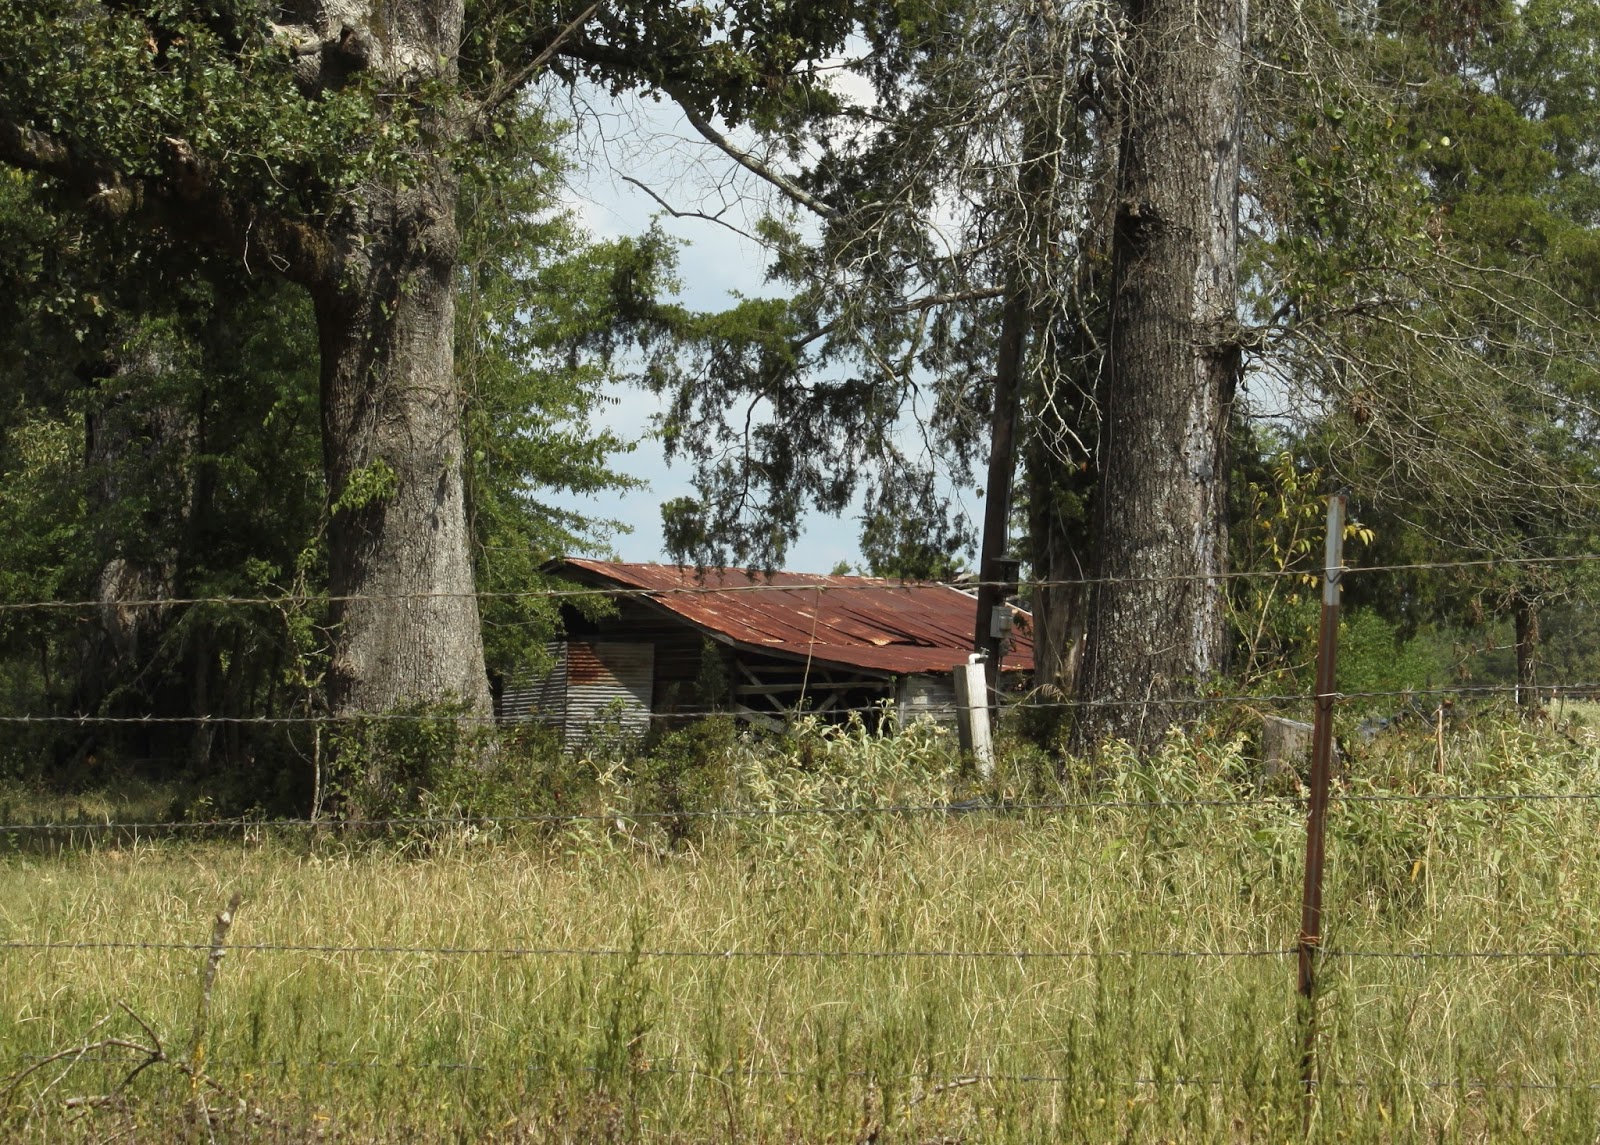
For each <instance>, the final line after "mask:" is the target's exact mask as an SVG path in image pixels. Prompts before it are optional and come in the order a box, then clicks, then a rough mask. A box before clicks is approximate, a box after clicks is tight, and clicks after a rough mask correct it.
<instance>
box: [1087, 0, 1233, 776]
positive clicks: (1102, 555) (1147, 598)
mask: <svg viewBox="0 0 1600 1145" xmlns="http://www.w3.org/2000/svg"><path fill="white" fill-rule="evenodd" d="M1245 7H1246V5H1245V0H1130V3H1129V6H1128V13H1129V27H1130V32H1131V35H1130V42H1129V56H1130V65H1129V68H1130V74H1129V78H1128V81H1127V88H1126V91H1125V93H1124V96H1123V102H1122V115H1123V123H1122V132H1121V146H1120V151H1119V157H1118V172H1117V208H1116V220H1115V225H1114V230H1113V235H1112V282H1111V321H1110V333H1109V342H1108V346H1107V351H1108V352H1107V355H1106V360H1105V366H1104V371H1105V373H1104V377H1103V384H1102V386H1101V394H1102V402H1103V419H1102V422H1101V436H1100V441H1099V447H1098V452H1099V457H1100V465H1101V481H1100V485H1099V488H1098V490H1097V499H1098V504H1097V514H1098V527H1097V529H1096V537H1097V555H1098V562H1097V563H1098V568H1097V573H1098V576H1099V577H1101V578H1104V581H1105V583H1102V584H1100V585H1098V586H1096V588H1095V590H1094V592H1093V599H1092V601H1091V603H1090V606H1089V607H1090V614H1089V630H1088V638H1087V642H1086V650H1085V651H1086V655H1085V662H1084V671H1083V683H1082V699H1083V700H1084V701H1086V702H1087V704H1088V706H1087V707H1085V708H1084V709H1083V711H1082V716H1081V719H1080V722H1079V724H1078V728H1077V735H1078V738H1079V742H1080V743H1081V744H1083V745H1085V746H1092V745H1094V744H1096V743H1098V742H1099V741H1101V740H1103V739H1105V738H1107V737H1112V736H1114V737H1118V738H1121V739H1125V740H1127V741H1129V742H1130V743H1133V744H1135V745H1136V746H1138V747H1140V748H1141V749H1150V748H1153V747H1155V746H1156V745H1158V744H1159V743H1160V741H1161V740H1162V738H1163V737H1164V736H1165V734H1166V731H1167V729H1168V728H1169V727H1170V726H1171V725H1172V724H1173V723H1174V722H1175V721H1176V720H1179V719H1181V718H1182V717H1183V716H1184V714H1185V712H1186V711H1188V710H1189V709H1188V707H1187V705H1185V704H1182V703H1177V704H1174V703H1154V702H1152V701H1156V700H1161V699H1167V698H1173V697H1176V698H1182V697H1187V696H1192V695H1193V694H1194V692H1195V689H1196V686H1197V685H1198V684H1199V683H1200V682H1201V681H1203V680H1204V679H1206V678H1207V677H1208V676H1210V675H1212V674H1213V673H1214V672H1216V671H1217V670H1218V669H1219V668H1220V667H1221V665H1222V661H1223V657H1224V651H1225V646H1226V627H1225V613H1224V610H1223V607H1222V591H1223V585H1222V583H1221V580H1220V579H1219V578H1220V576H1221V574H1222V573H1224V572H1225V570H1226V561H1227V519H1226V508H1227V477H1228V469H1227V455H1226V448H1225V445H1226V440H1227V431H1228V420H1229V408H1230V404H1231V402H1232V399H1233V393H1234V388H1235V385H1236V382H1237V378H1238V373H1239V349H1238V344H1237V337H1236V334H1235V333H1234V331H1235V328H1236V325H1237V321H1236V317H1235V305H1236V295H1237V268H1236V252H1237V240H1238V205H1239V142H1240V130H1241V127H1240V124H1241V114H1242V101H1243V65H1242V45H1243V39H1244V26H1245Z"/></svg>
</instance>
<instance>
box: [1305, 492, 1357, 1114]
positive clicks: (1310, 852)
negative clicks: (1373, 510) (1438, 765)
mask: <svg viewBox="0 0 1600 1145" xmlns="http://www.w3.org/2000/svg"><path fill="white" fill-rule="evenodd" d="M1344 510H1345V499H1344V497H1343V496H1342V495H1335V496H1332V497H1329V498H1328V534H1327V541H1326V545H1325V547H1324V550H1323V568H1322V624H1321V628H1320V630H1319V632H1318V637H1317V690H1316V705H1317V707H1316V715H1315V717H1314V718H1313V720H1312V728H1311V784H1310V786H1311V796H1310V799H1309V800H1308V801H1307V807H1306V880H1305V890H1304V893H1303V895H1302V897H1301V904H1300V943H1299V953H1300V965H1299V982H1298V985H1299V991H1300V999H1301V1021H1302V1022H1303V1035H1304V1041H1303V1042H1302V1050H1301V1056H1300V1081H1301V1084H1302V1086H1303V1087H1304V1089H1305V1095H1306V1116H1307V1117H1308V1118H1309V1117H1310V1115H1311V1098H1312V1095H1313V1093H1314V1091H1315V1086H1316V1067H1317V1014H1316V987H1317V953H1318V950H1319V948H1320V947H1321V945H1322V857H1323V843H1324V840H1325V838H1326V835H1327V820H1328V782H1329V773H1330V772H1331V770H1332V768H1333V703H1334V699H1335V698H1336V694H1335V692H1334V680H1335V672H1334V666H1335V661H1336V659H1337V656H1338V651H1339V579H1340V573H1341V571H1342V569H1343V566H1344Z"/></svg>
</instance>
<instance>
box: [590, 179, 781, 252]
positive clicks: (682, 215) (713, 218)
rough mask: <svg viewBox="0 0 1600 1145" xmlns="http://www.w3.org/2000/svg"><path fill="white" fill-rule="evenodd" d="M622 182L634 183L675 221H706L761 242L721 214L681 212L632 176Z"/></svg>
mask: <svg viewBox="0 0 1600 1145" xmlns="http://www.w3.org/2000/svg"><path fill="white" fill-rule="evenodd" d="M622 181H623V182H624V183H632V184H633V185H634V186H635V187H637V188H639V190H641V191H643V192H644V193H645V194H646V195H649V196H650V197H651V198H652V199H654V200H655V201H656V203H657V204H658V205H659V206H660V207H661V209H662V210H663V211H665V212H667V214H669V215H671V216H672V217H673V218H675V219H704V220H705V221H706V222H708V223H716V224H717V225H718V226H719V227H727V228H728V229H729V230H730V231H732V232H733V233H734V234H736V235H739V236H740V237H741V238H747V239H749V240H750V241H751V242H760V241H761V240H760V239H758V238H756V237H755V236H754V235H752V234H751V233H750V232H749V231H746V230H741V229H740V228H739V227H736V226H734V225H733V224H732V223H730V222H728V220H727V219H725V218H723V217H722V215H721V214H715V215H708V214H706V213H705V212H704V211H680V210H679V209H678V208H677V207H674V206H673V205H672V204H671V203H669V202H667V201H666V200H665V199H663V198H662V197H661V196H660V195H658V194H656V193H655V191H653V190H651V189H650V188H649V187H648V186H646V185H645V184H644V183H641V182H640V181H639V180H638V179H635V178H634V177H633V176H632V175H624V176H623V177H622Z"/></svg>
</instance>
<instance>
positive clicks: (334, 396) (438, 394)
mask: <svg viewBox="0 0 1600 1145" xmlns="http://www.w3.org/2000/svg"><path fill="white" fill-rule="evenodd" d="M383 199H384V201H382V202H376V203H369V204H368V205H367V208H366V211H365V223H366V226H365V227H364V229H363V233H362V234H361V236H360V237H361V241H360V242H351V243H349V244H347V247H346V249H347V250H348V251H349V255H348V257H347V258H346V260H345V266H344V268H343V273H342V274H341V276H340V278H339V280H338V283H337V288H336V289H330V290H326V291H322V292H319V293H318V296H317V300H316V308H317V322H318V330H319V334H320V338H321V349H322V432H323V453H324V458H325V462H326V466H327V475H328V496H329V499H330V503H331V505H332V506H333V511H332V517H331V520H330V523H329V529H328V553H329V592H330V593H331V595H332V596H333V597H334V598H335V604H334V609H333V619H334V622H335V624H336V626H337V634H336V637H335V645H334V657H333V663H332V667H331V673H330V681H329V693H330V700H331V703H332V706H333V710H334V711H335V713H337V714H343V715H348V714H355V713H381V712H387V711H391V710H392V709H395V708H399V707H408V706H415V705H419V704H437V703H441V702H443V703H450V702H459V703H462V704H464V705H465V706H466V708H467V709H468V710H469V711H472V712H486V711H487V710H488V706H489V690H488V677H487V675H486V674H485V672H484V663H483V636H482V631H481V630H480V628H479V621H478V602H477V598H476V597H475V596H474V595H473V593H474V586H473V574H472V556H471V548H470V544H469V537H468V526H467V513H466V502H465V494H464V488H463V480H462V438H461V424H460V421H461V399H460V394H459V393H458V391H457V387H456V379H455V370H454V352H453V338H454V312H455V307H454V295H453V290H454V283H453V279H452V275H453V271H454V267H455V255H456V247H457V242H456V234H455V228H454V209H455V184H454V181H453V180H451V179H449V178H447V177H442V176H441V177H437V178H435V179H434V180H432V181H431V182H429V183H426V184H424V185H423V186H421V187H417V188H411V189H409V190H406V191H402V192H400V193H397V194H386V195H385V196H384V197H383Z"/></svg>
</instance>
